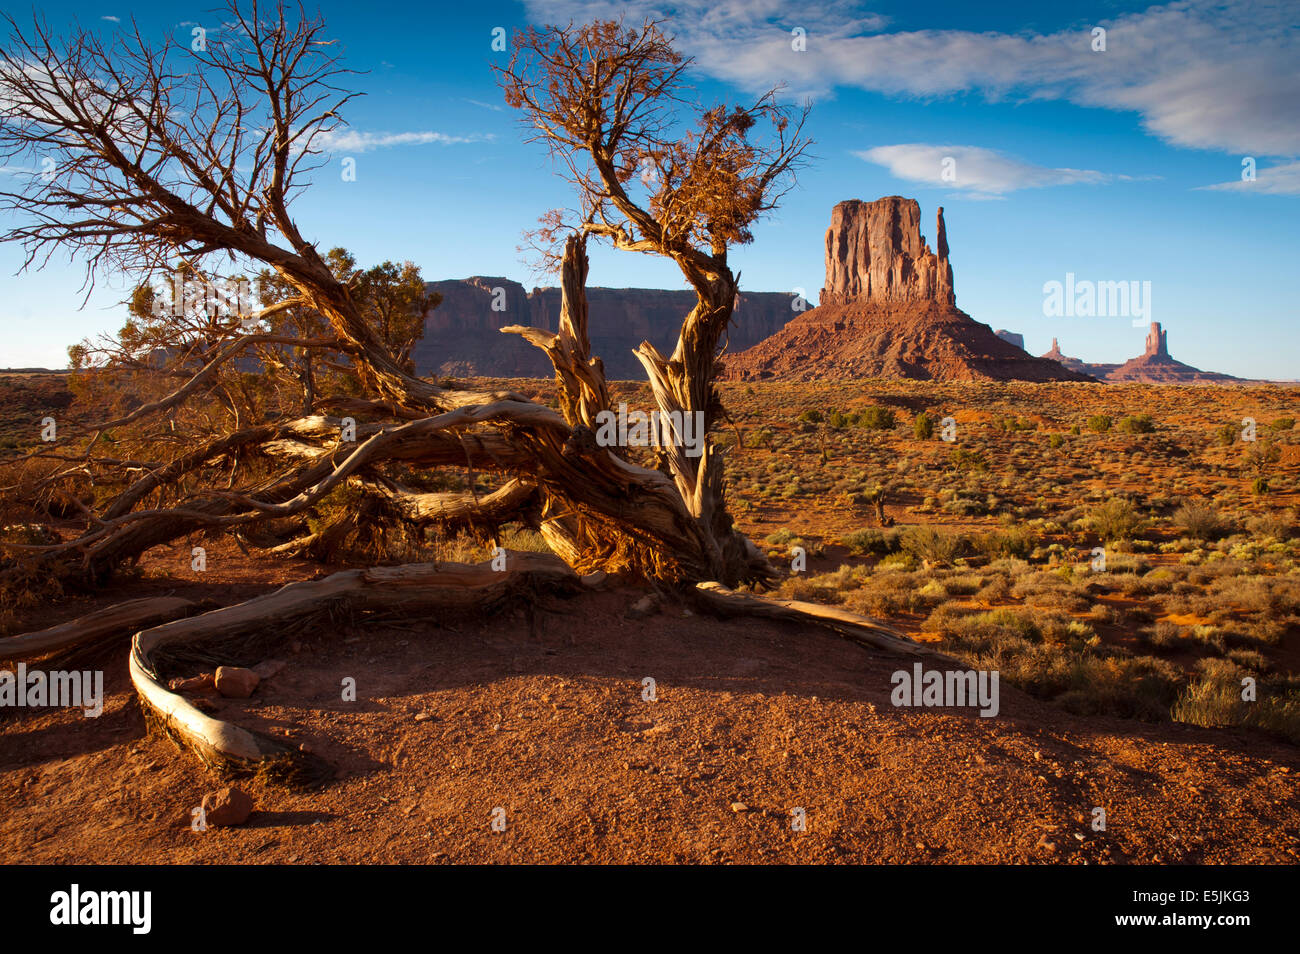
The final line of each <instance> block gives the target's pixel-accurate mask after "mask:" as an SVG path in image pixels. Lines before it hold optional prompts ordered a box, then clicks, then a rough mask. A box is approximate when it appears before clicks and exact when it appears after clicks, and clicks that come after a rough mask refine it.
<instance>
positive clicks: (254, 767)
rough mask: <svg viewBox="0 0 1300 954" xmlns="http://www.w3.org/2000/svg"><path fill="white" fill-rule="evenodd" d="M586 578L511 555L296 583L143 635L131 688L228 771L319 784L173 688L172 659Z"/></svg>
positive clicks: (485, 605)
mask: <svg viewBox="0 0 1300 954" xmlns="http://www.w3.org/2000/svg"><path fill="white" fill-rule="evenodd" d="M580 585H581V584H580V582H579V579H578V577H577V575H576V574H574V572H573V571H572V570H571V569H570V568H569V567H568V566H567V565H565V563H564V562H563V561H562V560H560V559H558V558H556V557H554V556H552V555H549V554H540V553H525V552H510V553H509V554H508V555H507V565H506V569H505V570H504V571H500V572H498V571H494V570H493V569H492V565H491V562H485V563H479V564H475V565H468V564H463V563H441V564H438V563H419V564H407V565H405V566H396V567H374V568H371V569H364V570H345V571H343V572H341V573H335V574H333V575H332V576H329V577H326V578H325V579H323V580H309V581H305V582H301V583H290V584H289V585H287V586H284V587H281V588H280V589H279V590H277V591H276V592H274V593H269V594H267V595H266V596H261V597H258V598H256V599H252V600H248V601H247V602H244V603H239V604H236V605H234V606H228V607H224V608H222V609H218V610H213V611H212V612H209V613H204V614H202V615H201V616H195V617H192V618H190V619H184V620H176V621H175V622H171V623H165V624H163V625H161V626H155V627H153V628H152V629H147V630H145V631H143V632H140V633H137V634H136V636H135V638H134V639H133V640H132V644H131V659H130V672H131V681H132V683H134V685H135V688H136V691H137V692H138V693H139V696H140V702H141V704H142V706H143V708H144V710H145V713H146V717H147V718H148V719H149V720H150V722H151V723H152V724H155V725H157V726H158V727H160V728H161V729H162V730H163V731H165V732H166V733H167V734H168V735H169V736H170V737H171V738H172V739H173V740H175V741H176V742H177V744H178V745H180V746H181V747H182V748H186V749H189V750H190V751H192V752H194V753H195V754H196V755H197V756H198V757H199V758H200V759H201V760H202V761H203V762H204V764H205V765H207V766H208V767H209V768H210V769H212V770H213V771H215V772H217V773H218V774H222V775H225V774H235V773H247V772H267V773H269V774H270V776H271V777H272V778H275V779H279V780H287V781H296V782H300V783H301V782H304V781H315V780H320V779H321V778H323V777H324V775H326V774H328V767H327V766H324V765H323V764H322V763H321V762H320V760H319V759H317V758H316V757H314V756H311V755H309V754H307V753H303V752H299V751H296V750H293V749H290V748H289V747H288V746H286V745H284V744H283V743H281V742H279V741H278V740H275V739H271V738H269V737H267V736H264V735H261V734H259V733H255V732H252V731H249V730H248V729H244V728H241V727H240V726H237V725H235V724H234V723H231V722H226V721H223V720H221V719H214V718H212V717H211V716H208V715H205V714H204V713H202V712H200V711H199V710H198V709H197V708H195V707H194V706H193V705H192V704H191V703H190V702H189V701H188V700H186V699H185V698H184V697H183V696H181V695H179V694H178V693H174V692H172V691H171V690H170V689H168V688H167V685H166V681H165V678H164V677H163V676H162V675H161V673H162V672H163V671H165V667H166V665H167V662H168V656H169V654H170V653H174V652H177V651H180V652H184V651H185V649H186V648H187V647H188V648H191V649H192V648H194V646H195V644H199V643H203V642H209V641H212V642H216V641H222V640H227V639H230V638H232V637H234V638H239V637H256V636H258V635H260V634H265V633H267V632H268V631H277V630H280V629H282V628H283V627H284V626H285V625H286V624H293V623H295V622H298V621H301V620H302V619H303V618H304V617H311V616H314V615H318V614H322V613H327V612H332V611H338V610H345V611H349V612H352V613H363V612H370V611H383V612H384V613H385V614H388V615H394V614H396V615H411V616H416V615H419V616H423V617H426V618H427V617H428V615H429V614H430V613H466V612H482V611H487V610H490V609H491V608H492V607H494V606H496V605H498V604H499V603H500V602H501V601H502V600H504V599H508V598H512V597H515V596H521V595H527V594H531V593H534V592H537V591H539V590H570V591H572V590H576V589H578V588H579V587H580Z"/></svg>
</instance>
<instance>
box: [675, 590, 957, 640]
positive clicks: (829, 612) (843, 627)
mask: <svg viewBox="0 0 1300 954" xmlns="http://www.w3.org/2000/svg"><path fill="white" fill-rule="evenodd" d="M693 595H694V597H695V600H696V602H697V603H698V604H699V605H700V606H701V607H702V608H704V609H707V610H709V611H711V612H713V613H716V614H717V615H719V616H722V617H734V616H760V617H763V618H765V619H780V620H791V621H793V622H800V623H815V624H816V625H818V626H821V627H823V628H825V629H830V630H833V631H834V632H836V633H839V634H840V635H841V636H844V637H846V638H847V639H851V640H853V641H854V642H855V643H861V644H862V645H864V646H870V647H872V648H874V649H887V650H890V651H891V652H899V653H907V654H909V655H913V656H939V655H942V654H941V653H937V652H935V651H934V650H932V649H930V648H929V647H928V646H924V645H922V644H921V643H917V642H913V641H912V640H910V639H908V638H907V637H906V636H904V635H903V634H902V633H900V632H899V631H898V630H896V629H894V628H893V627H892V626H890V625H888V624H887V623H882V622H881V621H880V620H875V619H871V618H870V617H867V616H859V615H857V614H856V613H849V612H847V611H845V610H842V609H838V608H836V607H834V606H823V605H822V604H820V603H805V602H803V601H802V600H780V599H775V598H773V597H766V596H755V595H754V594H752V593H737V592H736V591H735V590H729V589H727V588H726V587H725V586H723V585H722V584H720V583H712V582H710V583H697V584H696V585H695V589H694V592H693Z"/></svg>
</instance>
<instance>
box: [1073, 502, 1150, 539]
mask: <svg viewBox="0 0 1300 954" xmlns="http://www.w3.org/2000/svg"><path fill="white" fill-rule="evenodd" d="M1086 519H1087V522H1088V526H1089V527H1091V529H1092V530H1093V532H1095V533H1096V534H1097V535H1098V536H1099V537H1101V539H1102V540H1104V541H1106V542H1107V543H1112V542H1116V541H1119V540H1128V539H1130V538H1131V537H1132V536H1133V534H1134V533H1135V532H1136V531H1137V529H1138V527H1139V526H1141V525H1142V518H1141V517H1139V516H1138V513H1137V511H1136V510H1135V509H1134V508H1133V505H1132V504H1131V503H1129V502H1128V501H1127V500H1125V499H1124V498H1122V497H1112V498H1111V499H1110V500H1107V501H1106V502H1105V503H1103V504H1098V505H1097V506H1096V507H1093V508H1092V509H1091V510H1090V511H1089V512H1088V516H1087V518H1086Z"/></svg>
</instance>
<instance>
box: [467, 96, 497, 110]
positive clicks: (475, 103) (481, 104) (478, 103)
mask: <svg viewBox="0 0 1300 954" xmlns="http://www.w3.org/2000/svg"><path fill="white" fill-rule="evenodd" d="M465 102H467V103H469V104H470V105H471V106H478V107H480V108H482V109H490V110H492V111H493V112H494V113H499V112H501V111H502V110H503V109H505V107H504V106H498V105H496V104H495V103H485V102H483V101H482V100H480V99H469V98H466V99H465Z"/></svg>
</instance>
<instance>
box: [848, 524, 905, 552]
mask: <svg viewBox="0 0 1300 954" xmlns="http://www.w3.org/2000/svg"><path fill="white" fill-rule="evenodd" d="M898 538H899V531H897V530H871V529H862V530H854V531H853V532H852V533H847V534H845V535H844V536H842V537H840V543H842V544H843V545H844V546H846V547H848V548H849V552H850V553H852V554H854V555H855V556H864V555H866V554H868V553H874V554H876V555H877V556H883V555H885V554H887V553H896V552H897V551H898Z"/></svg>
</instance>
